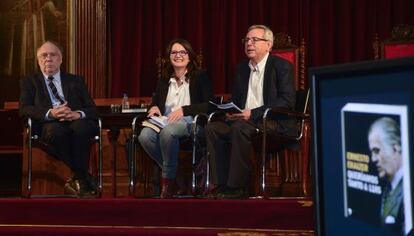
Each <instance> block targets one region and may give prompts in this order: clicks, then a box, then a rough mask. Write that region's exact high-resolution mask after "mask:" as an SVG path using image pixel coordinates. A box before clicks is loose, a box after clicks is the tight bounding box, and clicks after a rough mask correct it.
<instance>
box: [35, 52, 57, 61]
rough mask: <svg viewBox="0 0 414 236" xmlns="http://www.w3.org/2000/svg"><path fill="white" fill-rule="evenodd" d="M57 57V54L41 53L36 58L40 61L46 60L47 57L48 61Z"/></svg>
mask: <svg viewBox="0 0 414 236" xmlns="http://www.w3.org/2000/svg"><path fill="white" fill-rule="evenodd" d="M58 56H59V54H57V53H54V52H51V53H42V54H39V55H37V57H38V58H39V59H41V60H46V58H47V57H49V58H50V59H56V58H57V57H58Z"/></svg>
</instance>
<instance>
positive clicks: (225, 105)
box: [210, 101, 243, 113]
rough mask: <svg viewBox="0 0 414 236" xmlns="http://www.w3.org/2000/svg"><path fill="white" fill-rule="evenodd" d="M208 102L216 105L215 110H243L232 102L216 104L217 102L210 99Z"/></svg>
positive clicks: (235, 111) (238, 111) (231, 111)
mask: <svg viewBox="0 0 414 236" xmlns="http://www.w3.org/2000/svg"><path fill="white" fill-rule="evenodd" d="M210 103H211V104H213V105H214V106H216V108H217V110H221V111H223V112H226V113H242V112H243V110H242V109H240V108H239V107H238V106H237V105H236V104H234V103H233V102H229V103H223V104H217V103H214V102H212V101H210Z"/></svg>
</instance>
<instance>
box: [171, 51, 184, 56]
mask: <svg viewBox="0 0 414 236" xmlns="http://www.w3.org/2000/svg"><path fill="white" fill-rule="evenodd" d="M170 54H171V55H173V56H175V55H177V56H185V55H187V54H188V52H187V51H186V50H180V51H171V52H170Z"/></svg>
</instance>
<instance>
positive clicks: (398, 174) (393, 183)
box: [391, 168, 404, 190]
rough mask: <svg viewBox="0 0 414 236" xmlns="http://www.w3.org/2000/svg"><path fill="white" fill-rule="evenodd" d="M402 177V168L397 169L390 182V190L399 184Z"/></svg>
mask: <svg viewBox="0 0 414 236" xmlns="http://www.w3.org/2000/svg"><path fill="white" fill-rule="evenodd" d="M403 175H404V171H403V168H400V169H398V171H397V172H395V175H394V178H393V179H392V181H391V189H392V190H394V189H395V188H396V187H397V185H398V183H399V182H400V180H401V179H402V178H403Z"/></svg>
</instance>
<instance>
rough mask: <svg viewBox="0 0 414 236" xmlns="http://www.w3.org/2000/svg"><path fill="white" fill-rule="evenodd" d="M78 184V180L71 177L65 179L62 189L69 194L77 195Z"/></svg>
mask: <svg viewBox="0 0 414 236" xmlns="http://www.w3.org/2000/svg"><path fill="white" fill-rule="evenodd" d="M79 190H80V185H79V181H78V180H76V179H74V178H73V177H71V178H69V179H68V180H66V183H65V186H64V191H65V194H71V195H79Z"/></svg>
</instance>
